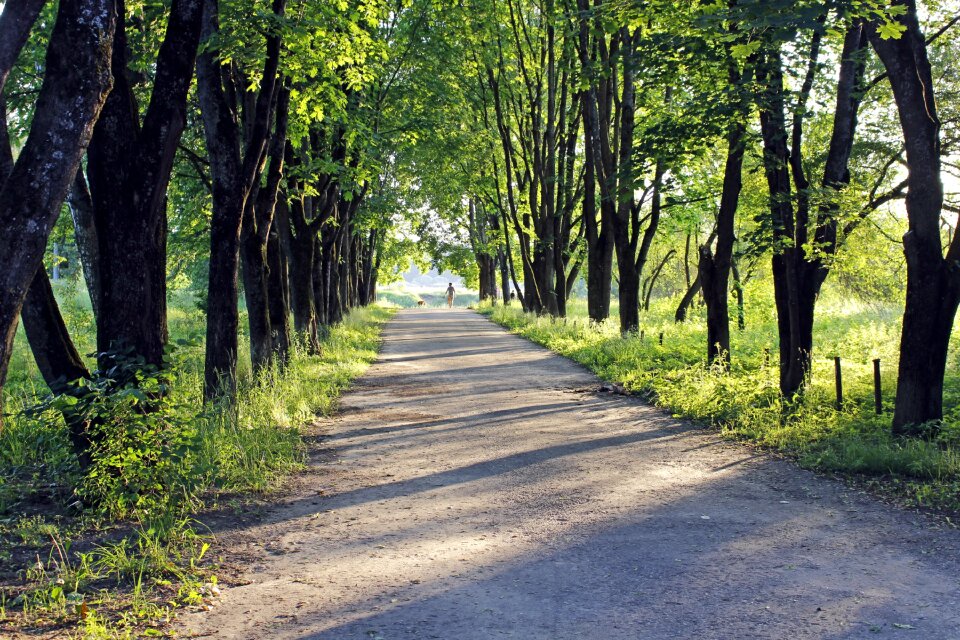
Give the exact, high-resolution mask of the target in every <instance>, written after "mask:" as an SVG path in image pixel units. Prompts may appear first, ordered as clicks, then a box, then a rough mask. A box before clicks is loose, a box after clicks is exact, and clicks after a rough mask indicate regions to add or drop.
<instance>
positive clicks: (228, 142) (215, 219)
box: [197, 0, 285, 400]
mask: <svg viewBox="0 0 960 640" xmlns="http://www.w3.org/2000/svg"><path fill="white" fill-rule="evenodd" d="M284 7H285V0H273V2H272V9H273V14H274V16H277V17H282V16H283V13H284ZM203 8H204V11H203V35H204V39H205V40H207V41H208V42H209V41H211V40H213V39H215V38H216V37H217V35H218V34H219V31H220V26H219V1H218V0H204V3H203ZM266 41H267V42H266V58H265V60H264V66H263V73H262V76H261V80H260V85H259V87H258V89H257V91H256V98H255V100H252V102H253V103H254V104H253V107H252V113H251V114H249V115H248V119H247V121H246V122H244V123H243V125H244V127H243V129H241V123H240V122H238V121H237V119H236V118H235V116H234V113H233V110H232V109H231V106H230V101H229V99H228V93H239V92H240V91H241V88H240V87H238V86H237V85H236V83H235V79H234V78H233V77H232V76H231V75H230V74H229V72H228V69H227V68H226V67H225V66H223V65H222V64H221V61H220V60H219V59H218V57H217V52H216V51H215V50H214V49H213V48H207V49H205V50H204V51H203V53H202V54H201V55H200V56H199V58H198V59H197V94H198V96H199V97H200V111H201V115H202V117H203V129H204V134H205V137H206V141H207V151H208V153H209V155H210V176H211V178H212V180H213V215H212V217H211V219H210V276H209V288H208V290H207V344H206V358H205V361H204V397H205V398H206V399H207V400H212V399H214V398H216V397H219V396H226V397H229V398H231V399H232V398H233V397H234V394H235V392H236V375H237V350H238V335H237V333H238V330H239V312H238V309H237V302H238V291H237V289H238V287H237V276H238V273H237V271H238V267H239V263H240V233H241V226H242V223H243V217H244V211H245V210H246V209H247V207H251V208H252V206H253V202H250V203H248V199H250V198H251V197H252V196H253V194H254V193H255V186H256V185H257V184H258V181H259V177H260V171H261V170H262V163H261V160H262V158H263V154H264V151H265V149H266V145H267V140H268V138H269V135H270V124H271V122H272V114H273V108H274V105H275V102H276V94H275V90H276V87H277V85H278V78H277V71H278V69H279V65H280V50H281V42H280V35H279V34H276V33H269V34H268V35H267V36H266ZM247 91H250V90H249V89H247ZM248 97H249V96H248ZM245 115H247V114H246V112H245ZM242 140H243V142H242ZM241 145H242V150H241ZM254 295H255V297H256V295H258V294H257V293H255V294H254ZM259 311H260V310H258V319H257V322H262V321H266V322H269V318H267V316H266V305H264V307H263V309H262V311H263V313H260V312H259ZM267 335H269V332H268V333H267ZM258 337H261V338H262V336H258ZM261 346H262V345H261ZM258 353H260V354H261V355H263V357H269V356H268V355H267V354H269V349H268V350H267V352H266V354H262V353H261V350H260V349H259V348H258Z"/></svg>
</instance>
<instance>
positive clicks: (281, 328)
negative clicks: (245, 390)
mask: <svg viewBox="0 0 960 640" xmlns="http://www.w3.org/2000/svg"><path fill="white" fill-rule="evenodd" d="M278 206H279V205H278ZM287 282H289V280H288V277H287V264H286V261H285V260H284V256H283V252H282V251H281V249H280V236H279V234H278V233H277V232H276V231H271V232H270V235H269V239H268V241H267V287H268V290H269V291H270V295H269V297H268V304H269V306H270V309H269V313H270V332H271V333H270V343H271V344H272V345H273V351H274V354H275V355H276V356H277V358H278V360H279V362H280V364H281V365H283V364H286V362H287V360H288V359H289V357H290V296H289V290H288V288H287Z"/></svg>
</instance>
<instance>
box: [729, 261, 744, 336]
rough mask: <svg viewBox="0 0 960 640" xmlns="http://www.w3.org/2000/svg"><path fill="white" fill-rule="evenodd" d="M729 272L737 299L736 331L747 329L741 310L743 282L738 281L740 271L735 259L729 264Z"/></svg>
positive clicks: (742, 310)
mask: <svg viewBox="0 0 960 640" xmlns="http://www.w3.org/2000/svg"><path fill="white" fill-rule="evenodd" d="M730 272H731V274H732V275H733V293H734V295H736V297H737V329H739V330H740V331H743V330H744V329H746V328H747V319H746V316H745V315H744V309H743V282H742V281H741V280H740V269H739V267H738V266H737V261H736V259H734V260H732V261H731V262H730Z"/></svg>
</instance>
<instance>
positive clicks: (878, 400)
mask: <svg viewBox="0 0 960 640" xmlns="http://www.w3.org/2000/svg"><path fill="white" fill-rule="evenodd" d="M873 405H874V408H875V409H876V411H877V415H880V414H881V413H883V394H882V393H881V390H880V358H874V360H873Z"/></svg>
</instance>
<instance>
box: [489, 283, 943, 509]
mask: <svg viewBox="0 0 960 640" xmlns="http://www.w3.org/2000/svg"><path fill="white" fill-rule="evenodd" d="M675 304H676V301H675V300H661V301H657V302H655V303H654V305H653V306H652V308H651V310H650V311H648V312H646V313H644V314H643V315H642V316H641V325H642V331H643V334H642V337H641V334H640V333H637V334H633V335H628V336H621V335H620V332H619V325H618V323H617V321H616V317H617V310H616V308H615V307H614V309H612V312H611V316H612V319H609V320H607V321H605V322H603V323H600V324H597V323H592V322H590V321H589V318H588V315H587V310H586V306H585V303H584V301H580V300H574V301H571V303H570V304H569V306H568V313H567V318H566V319H562V318H561V319H551V318H549V317H537V316H536V315H533V314H524V313H523V312H522V311H521V310H520V308H519V306H510V307H504V306H493V307H491V306H488V305H484V306H481V307H480V309H479V310H480V311H481V312H482V313H484V314H486V315H488V316H489V317H490V318H491V319H492V320H494V321H495V322H497V323H499V324H501V325H503V326H505V327H506V328H508V329H509V330H511V331H512V332H514V333H517V334H519V335H521V336H523V337H526V338H528V339H530V340H532V341H534V342H537V343H539V344H541V345H543V346H545V347H547V348H549V349H551V350H553V351H556V352H557V353H560V354H562V355H564V356H567V357H569V358H571V359H573V360H575V361H577V362H579V363H581V364H583V365H585V366H586V367H587V368H589V369H590V370H592V371H593V372H595V373H596V374H597V375H598V376H599V377H601V378H602V379H604V380H608V381H613V382H618V383H621V384H622V385H623V386H624V387H625V388H626V389H627V390H629V391H630V392H632V393H636V394H639V395H643V396H645V397H647V398H649V399H650V400H652V401H653V402H654V403H656V404H657V405H659V406H661V407H664V408H665V409H668V410H669V411H671V412H672V413H673V414H674V415H675V416H677V417H684V418H690V419H693V420H696V421H698V422H701V423H706V424H709V425H711V426H713V427H715V428H717V429H719V430H720V431H721V432H722V433H723V434H724V435H725V436H728V437H731V438H737V439H741V440H746V441H750V442H752V443H755V444H757V445H760V446H763V447H766V448H770V449H774V450H776V451H779V452H781V453H784V454H786V455H789V456H791V457H794V458H795V459H797V460H798V461H799V462H800V464H801V465H802V466H805V467H808V468H812V469H818V470H821V471H829V472H838V473H841V474H853V475H856V476H859V477H861V478H863V479H865V480H866V481H867V482H868V483H870V484H872V485H873V486H874V487H876V488H878V489H880V490H881V491H885V492H890V493H894V494H896V495H897V496H898V497H899V498H906V499H907V500H908V501H909V502H911V503H913V504H917V505H921V506H925V507H931V508H934V509H943V510H948V511H951V512H956V511H958V510H960V407H958V403H957V399H958V397H957V396H958V392H960V371H958V366H957V356H956V355H955V354H956V349H952V351H951V354H952V355H951V358H950V361H949V365H948V369H949V370H948V374H947V380H946V384H945V398H944V406H945V407H946V415H945V418H944V421H943V424H942V425H941V427H940V429H939V431H938V432H937V435H936V436H935V437H934V438H932V439H929V440H920V439H904V438H897V437H894V436H893V435H892V434H891V431H890V420H891V410H892V406H893V396H894V393H895V387H896V370H897V347H898V344H899V332H900V327H899V316H898V315H897V314H896V312H895V310H892V309H887V308H884V307H871V306H868V305H863V304H857V303H853V302H850V301H848V300H826V301H821V303H820V304H819V305H818V314H819V315H818V320H817V324H816V327H815V349H816V353H815V357H814V367H813V375H812V378H811V381H810V383H809V385H808V387H807V391H806V394H805V396H804V398H803V400H802V402H801V403H800V404H799V405H797V406H791V407H789V408H787V407H784V406H783V403H782V402H781V398H780V394H779V387H778V371H777V366H776V358H777V355H776V354H777V345H776V342H775V336H776V326H775V316H774V314H773V310H772V308H771V307H770V305H765V304H764V302H763V299H762V297H761V296H756V297H754V303H753V306H752V307H748V309H747V311H748V313H747V318H746V327H745V329H744V330H742V331H738V330H737V328H736V321H735V320H734V321H733V325H732V327H731V333H732V336H731V343H732V344H731V368H730V370H729V371H725V370H724V369H722V368H718V367H709V366H707V365H706V362H705V359H706V354H705V352H706V344H705V343H706V324H705V319H704V317H703V315H704V314H703V310H702V309H699V310H694V312H693V313H692V314H691V315H692V318H691V319H688V321H687V322H685V323H681V324H676V323H675V322H674V321H673V311H674V307H675ZM661 335H662V344H661ZM955 342H956V341H955ZM834 356H840V357H841V363H842V372H843V388H844V401H843V403H842V405H840V406H839V407H838V406H837V405H836V396H835V390H834V389H835V388H834V369H833V357H834ZM874 358H879V359H880V361H881V371H882V397H883V410H882V413H881V414H880V415H876V413H875V407H874V395H873V359H874Z"/></svg>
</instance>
